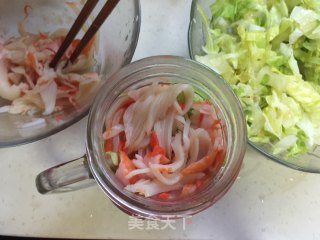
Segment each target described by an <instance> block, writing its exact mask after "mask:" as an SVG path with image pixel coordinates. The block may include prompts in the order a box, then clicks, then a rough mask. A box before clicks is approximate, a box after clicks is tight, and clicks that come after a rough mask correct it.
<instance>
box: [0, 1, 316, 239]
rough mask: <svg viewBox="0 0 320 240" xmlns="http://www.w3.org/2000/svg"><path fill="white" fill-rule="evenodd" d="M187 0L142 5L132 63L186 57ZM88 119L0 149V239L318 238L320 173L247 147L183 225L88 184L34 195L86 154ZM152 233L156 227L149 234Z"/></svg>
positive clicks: (153, 2)
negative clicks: (225, 187) (224, 186)
mask: <svg viewBox="0 0 320 240" xmlns="http://www.w3.org/2000/svg"><path fill="white" fill-rule="evenodd" d="M190 4H191V1H190V0H188V1H187V0H153V1H148V0H142V1H141V8H142V25H141V33H140V39H139V43H138V47H137V50H136V53H135V56H134V60H138V59H141V58H143V57H147V56H152V55H160V54H173V55H180V56H184V57H189V56H188V47H187V29H188V23H189V11H190ZM86 121H87V118H84V119H83V120H81V121H80V122H78V123H76V124H74V125H73V126H71V127H69V128H67V129H66V130H64V131H62V132H60V133H58V134H55V135H53V136H51V137H48V138H46V139H43V140H40V141H37V142H34V143H30V144H27V145H23V146H18V147H12V148H3V149H0V161H1V163H0V165H1V167H0V235H19V236H41V237H62V238H67V237H72V238H117V239H123V238H124V239H169V238H170V239H226V240H229V239H240V240H242V239H243V240H248V239H254V240H256V239H290V240H294V239H308V240H310V239H320V230H319V224H318V223H319V219H320V187H319V182H320V175H317V174H309V173H303V172H299V171H296V170H292V169H290V168H287V167H285V166H282V165H280V164H278V163H275V162H273V161H272V160H269V159H267V158H265V157H264V156H262V155H261V154H259V153H257V152H256V151H255V150H254V149H252V148H251V147H249V146H248V148H247V152H246V155H245V159H244V164H243V167H242V169H241V171H240V175H239V177H238V178H237V180H236V182H235V184H234V185H233V186H232V188H231V189H230V191H229V192H228V193H227V194H226V195H225V196H224V197H223V198H222V199H221V200H220V201H219V202H218V203H216V204H215V205H214V206H212V207H211V208H209V209H207V210H206V211H204V212H202V213H199V214H197V215H196V216H193V217H192V218H188V219H181V220H176V221H173V222H166V221H156V222H152V221H145V222H141V221H137V220H135V219H133V218H130V217H128V215H126V214H124V213H122V212H121V211H120V210H118V209H117V208H116V207H115V206H114V205H113V204H112V203H111V201H110V200H109V199H108V198H107V197H106V196H105V195H104V193H103V192H102V191H101V190H100V189H99V188H98V186H93V187H91V188H87V189H84V190H79V191H75V192H70V193H63V194H51V195H50V194H49V195H40V194H39V193H38V192H37V191H36V188H35V183H34V181H35V177H36V175H37V174H38V173H39V172H41V171H43V170H44V169H46V168H49V167H51V166H54V165H57V164H60V163H63V162H66V161H67V160H70V159H72V158H76V157H79V156H81V155H82V154H84V152H85V128H86ZM156 228H158V229H156Z"/></svg>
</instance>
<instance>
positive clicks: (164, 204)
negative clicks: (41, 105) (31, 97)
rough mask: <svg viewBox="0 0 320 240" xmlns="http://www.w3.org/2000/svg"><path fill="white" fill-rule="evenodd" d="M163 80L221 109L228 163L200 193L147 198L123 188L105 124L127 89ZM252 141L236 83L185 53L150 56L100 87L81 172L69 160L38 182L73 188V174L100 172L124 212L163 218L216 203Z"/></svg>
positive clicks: (46, 187)
mask: <svg viewBox="0 0 320 240" xmlns="http://www.w3.org/2000/svg"><path fill="white" fill-rule="evenodd" d="M159 80H160V82H161V83H167V84H174V83H186V84H190V85H191V86H192V87H193V88H194V91H195V93H196V94H198V95H200V96H202V97H204V98H206V99H209V100H210V101H211V102H212V103H213V104H214V105H215V107H217V108H218V109H219V111H218V112H220V116H219V117H220V119H222V120H223V122H224V123H225V129H224V132H225V134H226V139H227V144H226V145H227V153H226V157H225V163H224V166H223V167H222V168H221V169H220V172H219V173H218V174H217V175H216V177H215V178H214V179H212V181H211V182H210V183H209V184H208V185H207V186H206V187H205V188H204V189H203V190H202V191H200V192H198V193H197V194H194V195H190V196H187V197H185V198H183V199H179V200H172V201H171V200H170V201H161V200H155V199H152V198H146V197H143V196H140V195H137V194H134V193H131V192H128V191H126V190H125V189H123V186H122V185H121V184H120V183H119V181H118V180H117V179H116V177H115V174H114V172H113V170H112V169H111V166H109V164H108V162H107V161H105V154H104V139H103V131H104V124H105V121H106V118H107V117H108V115H109V114H110V112H111V110H112V108H113V105H114V104H116V103H117V100H119V98H121V96H123V93H125V92H126V91H128V90H131V89H137V88H140V87H142V86H146V85H150V84H152V82H154V81H159ZM246 143H247V137H246V125H245V118H244V115H243V112H242V109H241V105H240V103H239V101H238V99H237V97H236V96H235V95H234V93H233V91H232V89H231V88H230V86H229V85H228V84H227V83H226V82H225V81H224V80H223V79H222V78H221V77H220V76H219V75H218V74H216V73H215V72H213V71H212V70H210V69H208V68H207V67H205V66H203V65H201V64H199V63H196V62H195V61H192V60H188V59H184V58H181V57H175V56H157V57H150V58H145V59H142V60H140V61H137V62H134V63H132V64H130V65H127V66H126V67H124V68H122V69H121V70H120V71H118V72H117V73H116V74H114V75H113V76H111V78H109V79H108V81H107V82H106V83H105V84H104V85H103V87H102V88H101V90H100V91H99V93H98V95H97V97H96V98H95V100H94V103H93V106H92V108H91V110H90V113H89V119H88V125H87V155H86V156H84V157H83V158H81V159H78V160H76V162H77V161H78V163H79V164H78V170H79V171H77V173H78V174H74V173H75V171H74V169H75V168H74V167H72V168H70V171H69V170H68V171H64V172H63V170H64V169H66V167H67V166H68V163H67V164H65V165H63V166H58V167H56V168H53V169H49V170H46V171H44V172H43V173H41V174H39V175H38V178H37V186H38V190H39V191H40V192H42V193H46V192H50V191H52V190H58V191H61V190H63V189H67V190H70V189H72V187H71V188H70V185H68V186H66V187H64V186H65V185H66V179H68V181H67V183H72V182H76V181H75V180H74V179H72V175H74V176H77V179H78V180H81V179H86V178H94V179H95V181H96V182H97V183H98V185H99V186H100V187H101V189H102V190H103V191H104V192H105V194H106V195H107V196H108V197H109V198H110V199H111V200H112V201H113V202H114V203H115V204H116V205H117V206H118V207H119V208H120V209H122V210H123V211H124V212H127V213H129V214H132V215H137V216H141V217H154V218H158V219H159V218H160V219H161V218H162V219H163V218H169V217H171V218H179V217H183V216H188V215H192V214H195V213H197V212H200V211H202V210H204V209H206V208H208V207H210V206H211V205H212V204H213V203H215V202H216V201H217V200H218V199H220V198H221V197H222V196H223V195H224V194H225V193H226V192H227V190H228V189H229V188H230V187H231V185H232V184H233V182H234V180H235V179H236V177H237V175H238V172H239V170H240V167H241V164H242V160H243V157H244V154H245V150H246ZM76 162H73V164H76ZM81 166H83V167H81ZM81 168H82V169H83V171H82V173H83V174H82V175H81ZM61 173H63V174H61ZM66 176H67V178H66ZM59 178H60V179H59ZM61 180H62V181H61ZM56 183H58V184H56ZM77 188H78V187H77Z"/></svg>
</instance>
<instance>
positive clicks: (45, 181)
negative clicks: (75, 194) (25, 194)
mask: <svg viewBox="0 0 320 240" xmlns="http://www.w3.org/2000/svg"><path fill="white" fill-rule="evenodd" d="M94 183H95V181H94V180H93V176H92V174H91V171H90V169H89V166H88V161H87V156H86V155H84V156H82V157H80V158H77V159H74V160H71V161H69V162H66V163H63V164H60V165H57V166H55V167H52V168H49V169H47V170H45V171H43V172H41V173H39V174H38V176H37V178H36V186H37V189H38V192H39V193H42V194H46V193H58V192H69V191H73V190H77V189H81V188H85V187H88V186H91V185H93V184H94Z"/></svg>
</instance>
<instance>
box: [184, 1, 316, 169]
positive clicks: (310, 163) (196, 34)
mask: <svg viewBox="0 0 320 240" xmlns="http://www.w3.org/2000/svg"><path fill="white" fill-rule="evenodd" d="M213 2H214V0H193V1H192V6H191V13H190V25H189V32H188V45H189V54H190V57H191V59H195V56H196V55H198V56H202V55H204V54H205V53H204V51H203V50H202V47H203V46H204V45H205V44H206V31H205V27H204V26H203V23H202V20H201V16H200V14H199V11H198V10H197V4H199V6H200V7H201V8H202V10H203V11H204V12H205V14H206V15H207V16H208V18H209V19H210V18H211V16H212V14H211V11H210V5H211V4H212V3H213ZM248 143H249V144H250V145H251V146H252V147H253V148H255V149H256V150H258V151H259V152H260V153H262V154H263V155H265V156H267V157H269V158H271V159H272V160H274V161H276V162H278V163H281V164H283V165H285V166H288V167H291V168H293V169H297V170H301V171H305V172H312V173H320V148H319V147H318V146H316V147H315V148H314V149H312V150H310V151H309V152H308V153H306V154H301V155H298V156H295V157H287V156H285V154H282V155H281V154H279V155H276V154H273V153H272V150H271V145H270V144H258V143H254V142H252V141H248Z"/></svg>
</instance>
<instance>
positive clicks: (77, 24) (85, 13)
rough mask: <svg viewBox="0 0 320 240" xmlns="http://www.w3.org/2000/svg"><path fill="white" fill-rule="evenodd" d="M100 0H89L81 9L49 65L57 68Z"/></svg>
mask: <svg viewBox="0 0 320 240" xmlns="http://www.w3.org/2000/svg"><path fill="white" fill-rule="evenodd" d="M98 1H99V0H88V1H87V2H86V3H85V5H84V6H83V8H82V9H81V12H80V13H79V15H78V17H77V19H76V20H75V21H74V23H73V25H72V27H71V29H70V30H69V32H68V34H67V36H66V37H65V39H64V41H63V43H62V44H61V46H60V47H59V49H58V51H57V53H56V55H55V56H54V58H53V59H52V61H51V62H50V64H49V66H50V67H52V68H55V67H56V65H57V63H58V62H59V60H60V59H61V57H62V56H63V54H64V53H65V51H66V50H67V49H68V47H69V45H70V44H71V43H72V41H73V39H74V38H75V36H76V35H77V34H78V32H79V30H80V29H81V27H82V25H83V24H84V23H85V22H86V20H87V19H88V17H89V15H90V13H91V12H92V10H93V9H94V7H95V6H96V5H97V3H98Z"/></svg>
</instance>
